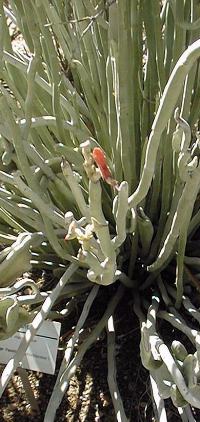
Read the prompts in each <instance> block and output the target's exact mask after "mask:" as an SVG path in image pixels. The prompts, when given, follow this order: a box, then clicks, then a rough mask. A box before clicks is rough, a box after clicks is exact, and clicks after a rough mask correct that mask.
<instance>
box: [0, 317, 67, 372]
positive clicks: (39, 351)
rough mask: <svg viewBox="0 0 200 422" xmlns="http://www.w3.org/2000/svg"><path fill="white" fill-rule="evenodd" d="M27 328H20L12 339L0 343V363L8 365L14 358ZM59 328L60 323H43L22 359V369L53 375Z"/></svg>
mask: <svg viewBox="0 0 200 422" xmlns="http://www.w3.org/2000/svg"><path fill="white" fill-rule="evenodd" d="M28 327H29V325H27V326H25V327H22V328H20V329H19V330H18V331H17V332H16V333H15V334H14V335H13V336H12V337H10V338H8V339H6V340H2V341H0V363H3V364H6V363H8V361H9V360H10V359H11V358H12V357H13V356H14V354H15V352H16V351H17V350H18V347H19V345H20V343H21V340H22V338H23V336H24V334H25V332H26V329H27V328H28ZM60 328H61V323H60V322H55V321H44V322H43V324H42V325H41V327H40V328H39V330H38V331H37V333H36V335H35V336H34V337H33V340H32V341H31V343H30V345H29V347H28V349H27V351H26V354H25V356H24V358H23V359H22V362H21V363H22V368H24V369H31V370H32V371H39V372H44V373H46V374H52V375H53V374H54V372H55V366H56V357H57V350H58V342H59V337H60Z"/></svg>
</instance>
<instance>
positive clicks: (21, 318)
mask: <svg viewBox="0 0 200 422" xmlns="http://www.w3.org/2000/svg"><path fill="white" fill-rule="evenodd" d="M199 28H200V4H199V2H198V1H197V0H164V1H160V0H132V1H129V0H102V1H100V0H78V1H77V0H68V1H58V0H29V1H27V0H9V1H3V0H0V92H1V95H0V156H1V162H0V183H1V185H0V241H1V244H2V247H1V252H0V297H1V299H0V340H2V339H4V338H6V337H9V336H10V335H12V334H13V332H15V331H16V330H17V329H18V328H19V327H20V326H22V325H24V324H25V323H28V322H29V323H30V322H31V321H32V323H31V324H30V325H29V328H28V329H27V332H26V334H25V337H24V338H23V340H22V342H21V344H20V346H19V349H18V351H17V352H16V354H15V356H14V357H13V359H11V360H10V361H9V363H8V364H7V365H6V367H5V369H4V371H3V373H2V377H1V381H0V394H2V393H3V391H4V390H5V388H6V386H7V384H8V382H9V380H10V378H11V377H12V375H13V372H14V370H15V369H16V368H17V367H18V366H19V362H20V361H21V360H22V358H23V355H24V354H25V352H26V349H27V347H28V345H29V344H30V342H31V340H32V338H33V336H34V335H35V333H36V331H37V329H38V328H39V327H40V325H41V324H42V322H43V321H44V319H45V318H56V317H59V318H62V316H63V315H64V314H67V313H68V308H66V309H65V310H62V311H61V312H60V313H59V312H55V311H54V308H53V307H54V304H55V302H56V304H58V303H59V301H61V300H63V298H68V299H69V302H68V305H67V306H68V307H69V308H70V307H71V308H73V306H74V305H73V304H74V297H75V296H77V297H78V296H81V295H82V294H83V293H84V295H85V296H84V297H86V300H85V303H84V306H83V310H82V312H81V315H80V318H79V320H78V323H77V325H76V329H75V331H74V334H73V336H72V337H71V339H70V340H69V342H68V344H67V345H66V351H65V354H64V358H63V362H62V364H61V367H60V370H59V374H58V378H57V381H56V384H55V387H54V390H53V393H52V396H51V399H50V401H49V405H48V407H47V410H46V414H45V419H44V420H45V422H47V421H48V422H50V421H53V420H54V418H55V414H56V410H57V408H58V406H59V404H60V402H61V400H62V397H63V395H64V393H65V391H66V390H67V388H68V385H69V381H70V378H71V377H72V375H73V374H74V373H75V371H76V368H77V366H78V365H79V364H80V362H81V360H82V359H83V357H84V354H85V353H86V351H87V350H88V348H89V347H90V346H91V345H92V344H93V343H94V342H95V340H96V339H97V338H98V337H99V335H100V333H101V332H102V331H103V330H105V329H107V337H108V348H107V350H108V384H109V388H110V392H111V397H112V400H113V405H114V409H115V413H116V418H117V420H118V421H123V422H124V421H128V417H127V416H126V414H125V410H124V407H123V402H122V400H121V397H120V389H119V388H118V386H117V381H116V362H115V327H114V314H115V310H116V308H117V305H118V304H119V302H120V301H123V298H124V295H125V293H126V291H127V289H129V291H130V292H131V294H132V297H133V304H134V306H133V308H134V312H135V314H136V315H137V316H138V318H139V321H140V326H141V344H140V352H141V360H142V363H143V365H144V366H145V368H147V369H148V371H149V373H150V380H151V386H152V396H153V400H154V401H155V412H156V418H157V420H158V421H162V422H163V421H166V420H167V416H166V411H165V406H164V400H165V399H166V398H169V397H170V398H171V399H172V402H173V404H174V405H175V406H176V407H177V408H178V411H179V412H180V415H181V418H182V419H183V420H184V421H193V420H194V416H193V415H192V408H193V407H196V408H200V387H199V383H200V330H199V323H200V315H199V311H198V303H197V295H199V290H200V287H199V268H200V253H199V237H198V236H199V225H200V202H199V187H200V164H199V156H200V135H199V109H200V71H199V57H200V39H199ZM16 30H17V31H18V32H19V34H20V35H19V39H18V38H15V32H16ZM38 268H39V269H42V270H51V271H52V272H53V274H54V275H55V280H57V281H55V287H54V288H53V289H52V290H51V291H50V292H46V291H43V290H41V289H40V288H39V287H38V285H37V283H36V282H34V281H33V280H31V279H29V278H28V279H26V278H21V279H20V278H19V277H21V276H22V275H23V273H25V272H27V271H29V270H31V269H32V270H34V269H38ZM58 274H60V276H61V278H60V279H59V281H58V279H57V278H56V276H57V275H58ZM110 285H113V286H110ZM26 286H29V287H30V288H31V294H29V295H27V294H26V295H25V294H24V288H25V287H26ZM109 286H110V287H109ZM102 289H104V290H105V289H108V290H109V292H112V296H111V298H110V301H108V304H107V307H106V310H105V312H104V314H103V316H102V318H101V319H100V320H99V321H97V324H96V326H95V327H94V328H93V330H92V331H91V333H90V334H89V335H88V337H87V338H86V339H85V340H84V341H83V342H82V343H81V344H80V345H79V347H78V351H77V353H76V354H75V353H74V346H75V345H76V344H77V343H78V341H79V334H80V332H81V330H82V328H83V326H84V323H85V321H86V318H87V317H88V314H89V311H90V308H91V306H92V304H93V303H94V301H95V299H96V298H97V296H98V295H100V294H101V292H102ZM25 305H26V306H25ZM36 305H37V307H36ZM165 321H167V322H168V324H171V326H172V327H174V328H175V330H171V333H170V341H169V333H168V336H166V338H165V330H164V329H163V326H164V327H165ZM160 328H161V329H160ZM161 331H162V333H161ZM178 331H180V332H182V333H184V334H183V336H182V337H181V341H180V337H179V335H178ZM182 338H183V340H182ZM184 341H185V344H183V343H184ZM188 343H189V344H190V343H191V345H192V347H193V350H194V352H193V353H189V352H188V351H187V350H188ZM116 397H117V398H116Z"/></svg>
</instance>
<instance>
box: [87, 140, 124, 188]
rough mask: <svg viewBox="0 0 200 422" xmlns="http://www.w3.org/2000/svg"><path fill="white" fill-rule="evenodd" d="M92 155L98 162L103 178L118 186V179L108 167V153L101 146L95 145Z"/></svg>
mask: <svg viewBox="0 0 200 422" xmlns="http://www.w3.org/2000/svg"><path fill="white" fill-rule="evenodd" d="M92 157H93V160H94V161H95V163H96V164H97V166H98V168H99V170H100V172H101V176H102V178H103V179H104V180H105V181H106V182H107V183H108V184H109V185H111V186H113V187H115V188H117V185H118V183H117V181H116V180H114V179H113V178H112V173H111V171H110V169H109V167H108V164H107V159H106V155H105V154H104V152H103V151H102V149H101V148H98V147H95V148H94V149H93V151H92Z"/></svg>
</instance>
